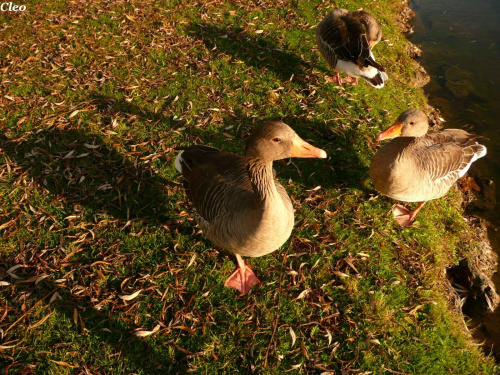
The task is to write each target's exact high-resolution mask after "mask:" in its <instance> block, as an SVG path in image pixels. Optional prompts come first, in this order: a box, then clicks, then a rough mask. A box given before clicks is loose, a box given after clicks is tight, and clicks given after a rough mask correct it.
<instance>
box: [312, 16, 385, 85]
mask: <svg viewBox="0 0 500 375" xmlns="http://www.w3.org/2000/svg"><path fill="white" fill-rule="evenodd" d="M380 39H382V29H381V28H380V26H379V24H378V23H377V20H375V18H374V17H373V16H372V15H371V14H370V13H368V12H366V11H364V10H358V11H356V12H349V11H348V10H346V9H339V8H337V9H335V10H334V11H333V12H331V13H330V14H328V15H327V16H326V17H325V18H324V19H323V21H321V22H320V24H319V25H318V27H317V28H316V43H317V44H318V49H319V51H320V52H321V54H322V55H323V57H324V58H325V59H326V61H327V62H328V64H329V65H330V66H331V67H332V68H333V69H334V70H335V77H334V78H327V80H329V81H331V82H335V83H337V84H339V85H341V84H342V82H346V83H353V84H355V85H356V84H357V83H358V78H357V77H363V78H364V79H365V80H366V81H367V82H368V83H369V84H370V85H371V86H373V87H375V88H377V89H380V88H382V87H384V82H385V81H387V80H388V77H387V74H386V73H385V69H384V68H383V67H382V66H381V65H380V64H377V63H376V62H375V57H374V56H373V54H372V51H371V49H372V48H373V47H374V46H375V44H377V43H378V42H379V41H380ZM339 72H343V73H347V74H348V75H351V76H354V77H355V78H352V77H349V76H348V77H347V78H344V79H341V78H340V76H339Z"/></svg>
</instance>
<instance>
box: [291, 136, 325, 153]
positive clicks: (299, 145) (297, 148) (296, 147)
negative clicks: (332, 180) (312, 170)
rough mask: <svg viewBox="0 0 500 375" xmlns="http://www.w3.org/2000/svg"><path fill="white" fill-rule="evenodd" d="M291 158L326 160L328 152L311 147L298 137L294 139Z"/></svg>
mask: <svg viewBox="0 0 500 375" xmlns="http://www.w3.org/2000/svg"><path fill="white" fill-rule="evenodd" d="M290 156H291V157H293V158H319V159H325V158H326V152H325V151H323V150H322V149H320V148H317V147H314V146H313V145H310V144H309V143H307V142H306V141H304V140H303V139H302V138H300V137H299V136H298V135H297V136H295V137H294V138H293V141H292V152H291V153H290Z"/></svg>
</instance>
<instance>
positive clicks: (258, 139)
mask: <svg viewBox="0 0 500 375" xmlns="http://www.w3.org/2000/svg"><path fill="white" fill-rule="evenodd" d="M245 155H246V157H247V158H250V159H256V160H261V161H263V162H266V163H268V162H272V161H274V160H281V159H286V158H293V157H296V158H321V159H324V158H326V152H325V151H323V150H321V149H319V148H316V147H314V146H312V145H310V144H309V143H307V142H306V141H304V140H303V139H301V138H300V137H299V136H298V135H297V133H295V131H293V129H292V128H290V127H289V126H288V125H286V124H285V123H283V122H281V121H269V122H266V123H264V124H263V125H261V126H259V127H258V128H256V129H255V130H254V131H253V132H252V134H250V136H249V137H248V139H247V143H246V152H245Z"/></svg>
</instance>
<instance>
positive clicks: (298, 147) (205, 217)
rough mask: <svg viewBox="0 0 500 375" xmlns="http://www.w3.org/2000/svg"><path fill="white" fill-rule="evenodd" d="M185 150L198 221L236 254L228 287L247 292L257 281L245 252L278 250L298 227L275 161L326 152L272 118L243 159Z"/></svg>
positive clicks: (183, 168) (182, 156)
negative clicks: (246, 259)
mask: <svg viewBox="0 0 500 375" xmlns="http://www.w3.org/2000/svg"><path fill="white" fill-rule="evenodd" d="M180 149H181V150H183V151H182V152H181V153H179V155H178V156H177V159H176V163H175V164H176V167H177V169H178V170H179V171H180V172H181V173H182V175H183V176H184V178H185V188H186V193H187V195H188V198H189V200H190V201H191V202H192V204H193V207H194V210H195V216H196V220H197V222H198V224H199V226H200V227H201V229H202V230H203V232H204V234H205V235H206V236H207V237H208V238H209V239H210V240H211V241H213V242H214V243H215V244H217V245H218V246H220V247H222V248H224V249H226V250H229V251H230V252H232V253H234V254H235V255H236V257H237V260H238V265H239V269H238V270H237V271H236V272H235V273H234V274H233V275H232V276H231V277H230V278H229V279H228V282H226V285H229V286H234V287H236V288H237V289H239V290H240V291H241V292H242V293H243V294H245V293H247V292H248V290H249V288H250V287H251V286H252V285H254V284H256V283H257V282H258V279H257V278H256V277H255V275H253V272H252V273H251V274H250V272H251V270H250V269H249V268H248V266H245V264H244V262H243V260H242V259H241V256H250V257H258V256H262V255H266V254H269V253H271V252H273V251H275V250H276V249H278V248H279V247H280V246H281V245H282V244H283V243H284V242H285V241H286V240H287V239H288V237H290V234H291V231H292V228H293V223H294V215H293V207H292V203H291V201H290V198H289V197H288V194H287V193H286V191H285V189H284V188H283V186H281V185H280V183H279V182H278V181H277V180H276V179H275V178H274V175H273V169H272V163H273V161H274V160H280V159H284V158H288V157H317V158H324V157H326V153H325V152H324V151H323V150H319V149H317V148H315V147H313V146H311V145H310V144H308V143H306V142H304V141H303V140H301V139H300V137H298V136H297V134H296V133H295V132H294V131H293V130H292V129H291V128H290V127H289V126H288V125H286V124H284V123H282V122H267V123H265V124H264V125H262V126H260V127H258V128H257V129H255V130H254V132H252V134H251V135H250V137H249V138H248V140H247V146H246V152H245V156H244V157H243V156H239V155H235V154H231V153H227V152H222V151H219V150H217V149H215V148H211V147H207V146H198V145H195V146H190V147H185V148H180ZM242 270H243V271H242ZM240 274H241V275H240ZM252 275H253V276H252ZM235 279H236V280H235ZM247 279H248V280H247ZM245 280H246V281H245ZM233 284H234V285H233Z"/></svg>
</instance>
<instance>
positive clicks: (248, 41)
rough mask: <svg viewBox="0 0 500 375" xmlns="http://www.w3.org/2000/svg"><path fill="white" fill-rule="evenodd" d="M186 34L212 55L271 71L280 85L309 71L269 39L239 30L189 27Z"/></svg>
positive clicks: (196, 24)
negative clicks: (202, 44)
mask: <svg viewBox="0 0 500 375" xmlns="http://www.w3.org/2000/svg"><path fill="white" fill-rule="evenodd" d="M188 32H189V33H190V34H191V35H193V36H195V37H196V38H198V39H200V40H202V41H203V43H205V45H206V46H207V48H208V49H210V51H211V53H212V54H214V55H218V54H219V53H225V54H229V55H232V56H233V57H234V58H235V59H238V60H242V61H244V62H245V63H246V64H247V65H250V66H253V67H255V68H256V69H257V70H259V71H265V70H266V69H267V70H270V71H272V72H273V73H275V74H276V75H277V76H278V77H279V78H280V79H281V80H282V81H285V80H289V79H290V77H291V76H292V74H294V75H295V76H296V77H300V75H302V74H303V73H304V69H305V68H309V66H308V64H307V63H306V62H305V61H304V60H302V59H301V58H300V57H299V56H297V55H295V54H294V53H290V52H286V51H283V50H281V49H280V48H277V46H276V43H275V42H274V41H273V40H272V39H268V38H263V37H260V36H257V35H258V34H255V35H249V34H248V33H246V32H245V31H243V29H241V28H233V27H231V26H218V25H211V24H198V23H191V24H190V26H189V27H188ZM295 80H296V81H297V79H295ZM299 80H300V78H299Z"/></svg>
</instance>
